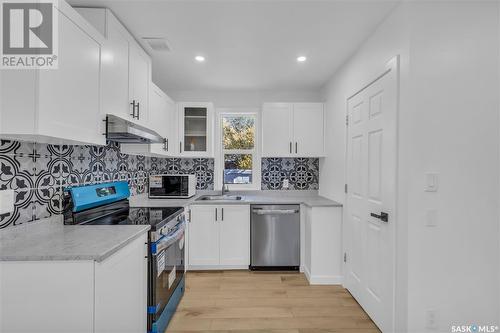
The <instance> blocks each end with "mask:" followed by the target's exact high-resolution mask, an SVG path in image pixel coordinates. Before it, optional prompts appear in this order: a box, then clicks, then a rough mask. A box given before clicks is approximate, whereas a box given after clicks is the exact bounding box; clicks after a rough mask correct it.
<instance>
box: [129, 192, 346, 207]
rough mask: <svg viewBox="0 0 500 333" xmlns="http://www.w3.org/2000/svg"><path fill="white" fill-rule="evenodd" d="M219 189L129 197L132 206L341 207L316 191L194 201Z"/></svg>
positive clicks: (246, 195) (271, 193)
mask: <svg viewBox="0 0 500 333" xmlns="http://www.w3.org/2000/svg"><path fill="white" fill-rule="evenodd" d="M218 194H220V191H198V192H197V193H196V195H195V196H194V197H192V198H189V199H149V198H148V195H147V194H141V195H136V196H133V197H131V198H130V205H131V206H132V207H141V206H143V207H151V206H159V207H176V206H180V207H187V206H190V205H241V204H252V205H253V204H259V205H265V204H303V205H306V206H308V207H342V204H341V203H338V202H336V201H333V200H330V199H327V198H325V197H322V196H320V195H318V191H231V192H229V193H227V194H228V195H239V196H242V197H243V199H242V200H212V201H211V200H207V201H196V199H198V198H199V197H201V196H203V195H218Z"/></svg>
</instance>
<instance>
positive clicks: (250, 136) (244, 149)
mask: <svg viewBox="0 0 500 333" xmlns="http://www.w3.org/2000/svg"><path fill="white" fill-rule="evenodd" d="M222 131H223V155H224V184H252V183H253V168H254V165H253V164H254V157H255V116H254V115H224V116H223V117H222Z"/></svg>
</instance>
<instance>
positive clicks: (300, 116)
mask: <svg viewBox="0 0 500 333" xmlns="http://www.w3.org/2000/svg"><path fill="white" fill-rule="evenodd" d="M324 127H325V124H324V111H323V103H297V104H294V105H293V138H294V140H293V141H294V146H293V147H292V148H293V152H292V154H295V155H297V156H300V157H321V156H324V155H325V147H324V146H325V134H324Z"/></svg>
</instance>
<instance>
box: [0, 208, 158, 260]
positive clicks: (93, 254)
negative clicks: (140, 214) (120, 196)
mask: <svg viewBox="0 0 500 333" xmlns="http://www.w3.org/2000/svg"><path fill="white" fill-rule="evenodd" d="M149 229H150V226H149V225H95V226H93V225H64V224H63V217H62V215H56V216H54V217H52V218H49V219H45V220H40V221H37V222H30V223H26V224H21V225H19V226H15V227H11V228H7V229H4V230H1V231H0V261H43V260H94V261H97V262H100V261H103V260H104V259H106V258H108V257H109V256H111V255H112V254H113V253H115V252H117V251H118V250H120V249H121V248H123V247H124V246H126V245H127V244H129V243H130V242H132V241H133V240H135V239H136V238H137V237H139V236H140V235H142V234H144V233H145V232H147V231H148V230H149Z"/></svg>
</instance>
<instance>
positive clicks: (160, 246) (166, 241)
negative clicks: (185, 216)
mask: <svg viewBox="0 0 500 333" xmlns="http://www.w3.org/2000/svg"><path fill="white" fill-rule="evenodd" d="M185 230H186V223H185V222H183V223H181V224H179V228H177V230H176V231H175V232H174V233H173V234H170V235H165V237H162V238H160V240H159V241H157V242H156V243H154V245H153V250H155V251H152V252H153V255H155V254H157V253H160V252H161V251H163V250H164V249H166V248H167V247H169V246H170V245H172V244H174V243H175V242H176V241H177V240H178V239H179V236H180V235H181V234H182V233H184V231H185Z"/></svg>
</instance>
